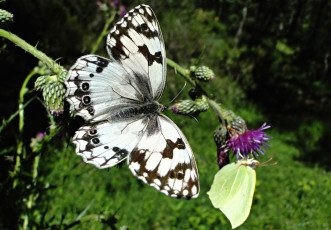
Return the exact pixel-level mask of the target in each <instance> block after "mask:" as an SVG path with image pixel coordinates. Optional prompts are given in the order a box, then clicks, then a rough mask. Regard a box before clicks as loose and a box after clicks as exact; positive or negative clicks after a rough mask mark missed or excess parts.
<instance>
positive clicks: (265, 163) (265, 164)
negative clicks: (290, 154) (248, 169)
mask: <svg viewBox="0 0 331 230" xmlns="http://www.w3.org/2000/svg"><path fill="white" fill-rule="evenodd" d="M271 160H272V157H270V159H269V160H267V161H265V162H263V163H261V164H258V165H257V166H272V165H276V164H278V161H276V162H274V163H272V164H267V163H268V162H269V161H271Z"/></svg>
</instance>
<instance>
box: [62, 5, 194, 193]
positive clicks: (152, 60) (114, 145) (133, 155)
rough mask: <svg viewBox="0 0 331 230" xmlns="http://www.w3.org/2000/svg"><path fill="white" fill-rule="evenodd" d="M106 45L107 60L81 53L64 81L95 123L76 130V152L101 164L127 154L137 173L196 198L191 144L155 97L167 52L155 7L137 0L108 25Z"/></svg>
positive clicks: (74, 102)
mask: <svg viewBox="0 0 331 230" xmlns="http://www.w3.org/2000/svg"><path fill="white" fill-rule="evenodd" d="M107 51H108V53H109V56H110V59H107V58H104V57H100V56H97V55H86V56H83V57H81V58H79V59H78V60H77V62H76V63H75V64H74V65H73V67H72V68H71V69H70V71H69V74H68V78H67V80H66V86H67V92H66V97H67V100H68V101H69V102H70V104H71V109H72V110H73V111H74V113H75V114H77V115H79V116H81V117H83V118H84V119H85V120H87V121H89V122H90V123H92V124H91V125H87V126H82V127H81V128H80V129H79V130H78V131H77V132H76V134H75V136H74V137H73V142H74V143H75V144H76V153H77V154H78V155H80V156H82V157H83V160H84V161H85V162H86V163H90V164H93V165H95V166H96V167H98V168H109V167H112V166H114V165H117V164H119V163H120V162H122V161H124V160H127V163H128V165H129V168H130V170H131V172H132V173H133V174H134V175H135V176H136V177H138V178H139V179H141V180H142V181H144V182H145V183H147V184H148V185H150V186H153V187H155V188H156V189H158V190H159V191H161V192H162V193H164V194H166V195H168V196H171V197H184V198H187V199H189V198H195V197H197V196H198V194H199V176H198V171H197V167H196V163H195V159H194V156H193V151H192V149H191V147H190V145H189V143H188V141H187V140H186V138H185V136H184V134H183V133H182V132H181V131H180V129H179V128H178V127H177V125H176V124H175V123H174V122H172V121H171V120H170V119H169V118H168V117H166V116H165V115H163V114H161V112H162V111H163V110H164V106H163V105H162V104H160V103H159V102H158V100H159V99H160V98H161V96H162V94H163V90H164V87H165V81H166V61H165V60H166V57H165V48H164V42H163V38H162V34H161V30H160V27H159V24H158V22H157V19H156V17H155V15H154V13H153V11H152V9H151V8H150V7H149V6H146V5H140V6H137V7H136V8H134V9H133V10H131V11H129V12H128V13H127V14H126V15H125V16H124V17H123V19H122V20H121V21H120V22H118V23H117V24H116V25H115V27H114V29H113V30H112V31H111V32H110V34H109V36H108V38H107Z"/></svg>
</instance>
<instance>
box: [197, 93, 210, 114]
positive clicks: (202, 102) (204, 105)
mask: <svg viewBox="0 0 331 230" xmlns="http://www.w3.org/2000/svg"><path fill="white" fill-rule="evenodd" d="M194 103H195V104H196V105H197V108H198V111H199V112H205V111H207V110H208V109H209V104H208V101H207V98H206V96H204V95H203V96H202V97H201V98H198V99H196V100H195V101H194Z"/></svg>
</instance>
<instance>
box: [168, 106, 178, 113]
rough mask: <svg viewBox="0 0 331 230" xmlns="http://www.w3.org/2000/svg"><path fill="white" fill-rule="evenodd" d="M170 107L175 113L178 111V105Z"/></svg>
mask: <svg viewBox="0 0 331 230" xmlns="http://www.w3.org/2000/svg"><path fill="white" fill-rule="evenodd" d="M168 109H169V110H172V111H173V112H174V114H177V113H178V106H177V105H173V106H170V107H169V108H168Z"/></svg>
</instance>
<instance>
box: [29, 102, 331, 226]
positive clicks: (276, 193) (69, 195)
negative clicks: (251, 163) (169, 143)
mask: <svg viewBox="0 0 331 230" xmlns="http://www.w3.org/2000/svg"><path fill="white" fill-rule="evenodd" d="M250 109H252V108H250ZM167 114H168V113H167ZM249 114H250V113H249V111H246V113H245V112H243V116H244V117H245V116H251V115H249ZM170 116H171V118H173V119H174V121H175V122H176V123H177V124H178V125H179V126H180V127H181V128H182V130H183V132H184V133H185V134H186V136H187V137H188V140H189V142H190V144H191V146H192V148H193V150H194V152H195V157H196V160H197V164H198V167H199V174H200V185H201V194H200V196H199V197H198V198H197V199H193V200H189V201H187V200H178V199H173V198H169V197H166V196H165V195H163V194H161V193H160V192H158V191H156V190H155V189H154V188H152V187H149V186H147V185H145V184H143V183H142V182H140V180H138V179H136V178H135V177H133V176H132V174H131V172H130V170H129V169H128V168H127V166H126V164H125V165H123V167H122V168H121V169H119V168H118V167H113V168H110V169H109V170H98V169H97V168H95V167H94V166H92V165H87V164H85V163H83V162H82V160H81V158H80V157H78V156H76V154H75V153H74V148H73V146H72V144H70V145H69V147H67V146H66V145H65V144H63V143H61V142H60V143H59V144H58V145H59V146H60V147H59V148H54V147H53V146H51V145H52V144H50V146H48V147H47V149H46V150H45V151H44V152H43V154H42V157H41V162H40V165H41V171H40V182H42V183H43V184H45V185H47V186H48V189H46V190H45V191H44V192H42V193H41V194H40V197H38V199H37V202H36V208H35V211H34V213H33V214H32V215H34V216H35V219H36V220H37V222H40V221H41V220H42V219H41V218H42V216H43V213H46V215H45V217H44V223H47V224H48V225H52V224H54V225H55V224H59V223H61V222H62V223H64V224H67V225H69V224H71V223H73V222H74V221H75V220H77V218H80V217H79V216H80V215H81V216H83V217H82V218H81V219H80V220H81V221H82V222H83V223H82V224H80V223H77V225H75V226H74V227H73V229H104V228H105V223H102V222H101V221H95V220H97V219H98V215H103V216H105V217H106V219H107V223H108V225H110V226H112V227H113V229H118V228H120V227H121V226H127V227H128V228H129V229H231V226H230V223H229V222H228V221H227V219H226V218H225V217H224V216H223V215H222V213H221V212H220V211H219V210H217V209H215V208H213V206H212V204H211V202H210V201H209V199H208V196H207V194H206V192H207V191H208V190H209V189H210V185H211V183H212V180H213V177H214V175H215V173H216V172H217V170H218V166H217V163H216V149H215V144H214V143H213V138H212V136H213V130H214V129H215V128H216V126H217V121H216V119H211V117H214V116H213V114H212V112H211V111H208V112H206V113H203V114H202V115H201V116H200V118H199V123H196V122H195V121H194V120H193V119H189V118H182V117H180V116H173V115H170ZM261 117H263V116H262V115H260V116H257V117H256V118H258V119H259V120H254V118H252V117H250V118H247V117H245V118H246V119H247V120H249V121H250V123H262V121H261V120H260V118H261ZM252 128H253V127H252ZM255 128H257V127H255ZM268 134H270V135H271V136H273V139H272V140H271V147H270V149H269V150H268V152H267V156H265V157H262V158H261V159H260V161H261V162H263V161H265V160H267V159H269V157H270V156H273V157H274V159H275V160H276V161H278V164H277V165H275V166H270V167H259V168H257V169H256V172H257V186H256V191H255V195H254V201H253V206H252V210H251V214H250V216H249V217H248V219H247V221H246V222H245V223H244V224H243V225H242V226H240V227H239V228H238V229H329V228H330V227H331V223H330V220H331V207H330V204H331V196H330V194H329V192H330V187H331V175H330V172H328V171H326V170H325V169H323V168H319V167H316V166H315V167H314V166H313V167H311V166H307V164H305V163H304V162H302V161H299V160H298V157H299V156H300V154H301V152H300V150H299V149H298V147H296V146H295V145H294V144H293V143H295V142H297V141H299V140H297V135H296V133H295V132H288V133H286V134H283V133H281V132H280V131H279V130H278V129H277V127H274V128H272V129H271V130H270V131H268ZM53 144H54V143H53ZM38 218H39V220H38Z"/></svg>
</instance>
